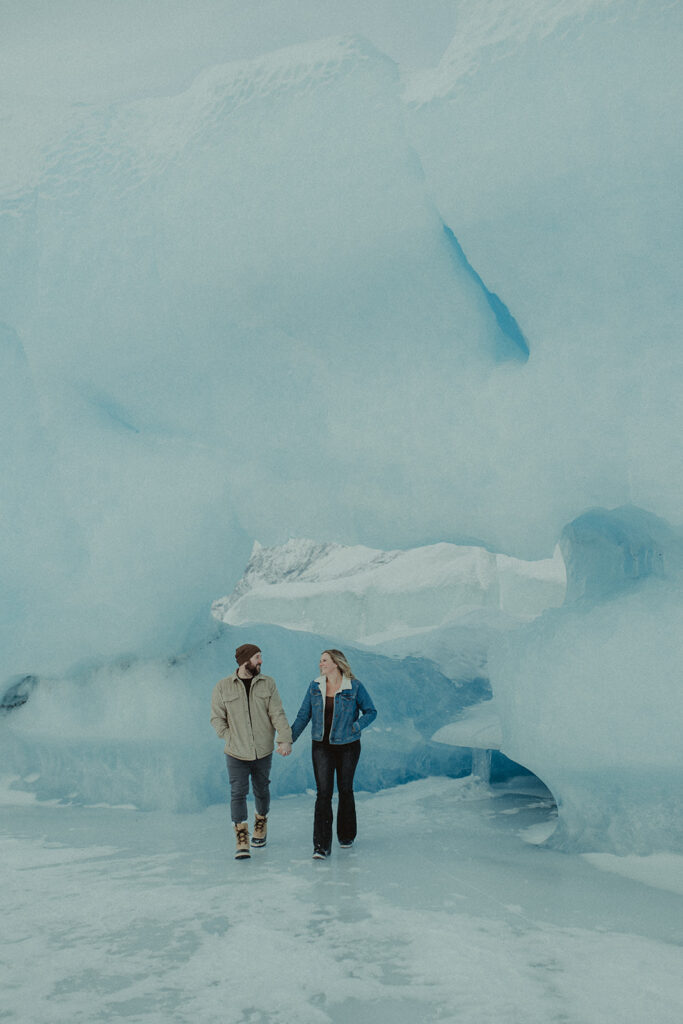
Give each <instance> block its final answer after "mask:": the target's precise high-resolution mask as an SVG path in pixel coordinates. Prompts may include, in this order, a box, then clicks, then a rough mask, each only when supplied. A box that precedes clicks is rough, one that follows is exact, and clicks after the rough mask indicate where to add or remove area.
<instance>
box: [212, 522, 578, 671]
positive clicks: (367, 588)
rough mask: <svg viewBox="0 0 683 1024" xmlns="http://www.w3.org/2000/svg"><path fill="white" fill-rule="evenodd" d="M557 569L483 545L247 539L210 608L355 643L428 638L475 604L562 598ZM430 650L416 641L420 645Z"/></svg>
mask: <svg viewBox="0 0 683 1024" xmlns="http://www.w3.org/2000/svg"><path fill="white" fill-rule="evenodd" d="M565 580H566V578H565V568H564V562H563V560H562V555H561V553H560V550H559V548H557V549H556V551H555V555H554V557H553V558H547V559H541V560H538V561H535V562H528V561H524V560H522V559H516V558H510V557H509V556H506V555H501V554H495V553H493V552H490V551H486V550H485V549H484V548H478V547H472V546H462V545H456V544H432V545H429V546H425V547H420V548H413V549H410V550H408V551H380V550H376V549H373V548H365V547H361V546H354V547H346V546H343V545H341V544H317V543H316V542H315V541H311V540H303V539H300V540H290V541H288V542H287V544H284V545H281V546H278V547H273V548H264V547H263V546H262V545H260V544H258V543H257V544H255V546H254V549H253V551H252V554H251V558H250V559H249V562H248V563H247V566H246V569H245V571H244V575H243V576H242V577H241V579H240V581H239V583H238V584H237V586H236V587H235V589H234V590H233V592H232V594H230V595H228V596H227V597H225V598H222V599H221V600H218V601H216V602H214V605H213V614H214V615H215V616H216V618H218V619H219V620H221V621H223V622H227V623H230V624H232V625H241V624H243V623H245V622H271V623H274V624H276V625H280V626H286V627H287V628H288V629H304V630H308V631H309V632H319V633H325V634H326V635H337V636H340V637H347V638H349V639H351V640H355V641H361V642H362V643H364V644H370V645H376V644H379V643H382V642H385V643H387V644H388V643H390V642H391V641H393V640H395V639H400V638H404V637H407V636H411V635H414V634H419V635H424V634H425V633H428V634H431V632H432V631H434V630H439V629H440V628H442V627H445V626H448V625H454V624H456V623H458V622H462V621H463V620H466V619H467V617H468V616H469V615H470V614H471V613H472V612H473V611H478V610H485V611H490V612H491V613H492V616H493V617H495V616H496V615H497V614H498V613H501V617H504V616H510V617H511V618H513V619H519V620H523V621H524V620H526V619H529V618H534V617H535V616H537V615H540V613H541V612H542V611H543V610H544V609H545V608H548V607H550V606H552V605H559V604H562V601H563V600H564V593H565ZM428 647H429V639H428V637H424V644H423V651H424V653H425V654H426V653H427V650H428Z"/></svg>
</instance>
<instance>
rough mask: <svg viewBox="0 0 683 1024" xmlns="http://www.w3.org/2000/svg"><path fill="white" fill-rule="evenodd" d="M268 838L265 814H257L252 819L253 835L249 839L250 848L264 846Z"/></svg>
mask: <svg viewBox="0 0 683 1024" xmlns="http://www.w3.org/2000/svg"><path fill="white" fill-rule="evenodd" d="M267 836H268V818H267V817H266V815H265V814H257V815H256V816H255V817H254V833H253V835H252V837H251V845H252V846H265V845H266V838H267Z"/></svg>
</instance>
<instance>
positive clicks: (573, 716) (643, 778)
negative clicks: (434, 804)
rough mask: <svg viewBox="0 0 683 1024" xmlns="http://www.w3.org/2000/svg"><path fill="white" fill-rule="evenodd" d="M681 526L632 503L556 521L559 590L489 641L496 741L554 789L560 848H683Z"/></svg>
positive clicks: (639, 850)
mask: <svg viewBox="0 0 683 1024" xmlns="http://www.w3.org/2000/svg"><path fill="white" fill-rule="evenodd" d="M681 539H682V534H681V531H680V530H679V529H674V528H673V527H671V526H670V525H669V524H667V523H666V522H665V521H663V520H661V519H660V518H658V517H656V516H654V515H652V514H651V513H648V512H647V511H645V510H643V509H639V508H634V507H626V508H619V509H615V510H613V511H609V510H606V509H594V510H592V511H591V512H589V513H586V514H584V515H583V516H580V517H579V518H578V519H577V520H575V521H574V522H572V523H570V524H569V525H568V526H567V528H566V529H565V531H564V533H563V539H562V544H563V552H564V555H565V558H566V562H567V599H566V602H565V605H564V606H563V607H562V608H557V609H552V610H550V611H548V612H545V613H544V614H543V615H542V616H541V617H540V618H539V619H538V620H537V621H536V622H534V623H533V624H531V625H530V626H527V627H524V628H523V629H521V630H519V631H518V632H517V633H515V634H514V635H513V634H508V635H506V636H505V637H501V640H500V642H499V643H498V644H497V645H496V646H495V647H494V649H493V651H492V652H491V653H490V658H489V664H490V672H491V684H492V687H493V691H494V695H495V697H496V699H497V701H498V704H499V707H500V711H501V720H502V726H503V745H502V749H503V752H504V753H505V754H507V755H508V756H509V757H511V758H513V759H514V760H516V761H519V762H520V763H521V764H524V765H525V766H526V767H528V768H530V769H531V770H532V771H533V772H534V773H535V774H537V775H538V776H539V777H540V778H541V779H543V781H544V782H545V783H546V785H548V786H549V787H550V789H551V790H552V792H553V794H554V796H555V798H556V800H557V804H558V812H559V822H558V828H557V831H556V832H555V833H554V835H553V837H552V839H551V842H552V844H553V845H555V846H557V847H559V848H562V849H567V850H605V851H609V852H614V853H619V854H624V853H628V852H635V853H640V854H648V853H652V852H655V851H662V850H679V851H680V850H683V803H682V801H681V787H680V779H681V773H682V772H683V748H682V747H681V743H680V723H681V720H682V719H683V691H682V690H681V685H680V671H681V669H680V666H681V664H683V660H682V659H683V631H682V630H681V621H683V573H682V572H681Z"/></svg>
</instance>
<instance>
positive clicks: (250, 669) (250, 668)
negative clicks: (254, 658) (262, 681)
mask: <svg viewBox="0 0 683 1024" xmlns="http://www.w3.org/2000/svg"><path fill="white" fill-rule="evenodd" d="M242 668H243V670H244V671H245V672H246V673H247V675H248V676H250V677H251V678H252V679H253V678H254V676H257V675H258V674H259V671H260V669H258V668H256V667H255V666H254V665H247V664H246V663H245V664H244V665H243V666H242Z"/></svg>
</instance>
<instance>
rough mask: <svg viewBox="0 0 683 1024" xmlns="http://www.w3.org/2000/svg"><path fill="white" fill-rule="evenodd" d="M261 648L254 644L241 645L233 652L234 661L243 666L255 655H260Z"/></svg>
mask: <svg viewBox="0 0 683 1024" xmlns="http://www.w3.org/2000/svg"><path fill="white" fill-rule="evenodd" d="M260 653H261V648H260V647H256V646H254V644H242V646H241V647H238V648H237V650H236V651H235V660H236V662H237V664H238V666H239V665H244V663H245V661H249V659H250V658H253V657H254V655H255V654H260Z"/></svg>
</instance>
